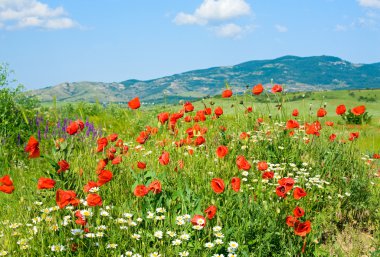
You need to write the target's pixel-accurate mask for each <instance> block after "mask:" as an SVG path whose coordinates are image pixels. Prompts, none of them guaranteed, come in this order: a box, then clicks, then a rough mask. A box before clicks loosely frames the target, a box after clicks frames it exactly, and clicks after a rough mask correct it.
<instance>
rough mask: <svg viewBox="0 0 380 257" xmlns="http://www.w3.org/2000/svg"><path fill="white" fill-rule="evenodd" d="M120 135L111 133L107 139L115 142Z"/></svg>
mask: <svg viewBox="0 0 380 257" xmlns="http://www.w3.org/2000/svg"><path fill="white" fill-rule="evenodd" d="M118 136H119V135H118V134H116V133H113V134H111V135H109V136H108V137H107V139H108V140H109V141H111V142H115V141H116V140H117V138H118Z"/></svg>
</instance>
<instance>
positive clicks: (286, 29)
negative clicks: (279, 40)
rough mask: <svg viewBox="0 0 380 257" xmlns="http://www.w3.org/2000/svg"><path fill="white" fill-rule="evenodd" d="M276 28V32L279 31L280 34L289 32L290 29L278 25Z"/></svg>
mask: <svg viewBox="0 0 380 257" xmlns="http://www.w3.org/2000/svg"><path fill="white" fill-rule="evenodd" d="M274 27H275V28H276V30H277V31H278V32H280V33H285V32H288V28H287V27H286V26H283V25H279V24H276V25H275V26H274Z"/></svg>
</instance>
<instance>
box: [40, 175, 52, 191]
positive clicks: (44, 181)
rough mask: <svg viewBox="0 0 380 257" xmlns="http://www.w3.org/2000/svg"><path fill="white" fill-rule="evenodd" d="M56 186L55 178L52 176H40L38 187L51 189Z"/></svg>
mask: <svg viewBox="0 0 380 257" xmlns="http://www.w3.org/2000/svg"><path fill="white" fill-rule="evenodd" d="M54 186H55V180H54V179H50V178H40V179H39V180H38V183H37V189H51V188H53V187H54Z"/></svg>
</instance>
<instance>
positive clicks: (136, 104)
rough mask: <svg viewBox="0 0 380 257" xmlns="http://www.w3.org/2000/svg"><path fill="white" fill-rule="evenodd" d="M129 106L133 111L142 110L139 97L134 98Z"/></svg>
mask: <svg viewBox="0 0 380 257" xmlns="http://www.w3.org/2000/svg"><path fill="white" fill-rule="evenodd" d="M128 106H129V108H131V109H133V110H135V109H138V108H140V99H139V98H138V97H135V98H133V99H132V100H131V101H129V102H128Z"/></svg>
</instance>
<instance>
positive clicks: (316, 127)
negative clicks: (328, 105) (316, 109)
mask: <svg viewBox="0 0 380 257" xmlns="http://www.w3.org/2000/svg"><path fill="white" fill-rule="evenodd" d="M321 129H322V127H321V124H320V123H319V121H315V122H313V123H312V124H308V123H305V132H306V134H308V135H316V136H319V135H320V133H319V131H320V130H321Z"/></svg>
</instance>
